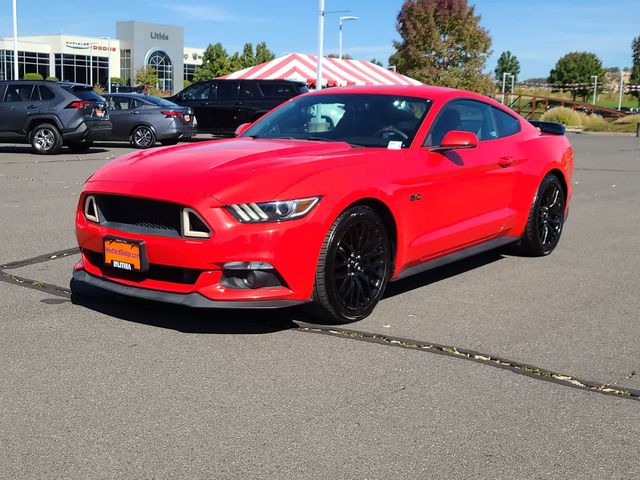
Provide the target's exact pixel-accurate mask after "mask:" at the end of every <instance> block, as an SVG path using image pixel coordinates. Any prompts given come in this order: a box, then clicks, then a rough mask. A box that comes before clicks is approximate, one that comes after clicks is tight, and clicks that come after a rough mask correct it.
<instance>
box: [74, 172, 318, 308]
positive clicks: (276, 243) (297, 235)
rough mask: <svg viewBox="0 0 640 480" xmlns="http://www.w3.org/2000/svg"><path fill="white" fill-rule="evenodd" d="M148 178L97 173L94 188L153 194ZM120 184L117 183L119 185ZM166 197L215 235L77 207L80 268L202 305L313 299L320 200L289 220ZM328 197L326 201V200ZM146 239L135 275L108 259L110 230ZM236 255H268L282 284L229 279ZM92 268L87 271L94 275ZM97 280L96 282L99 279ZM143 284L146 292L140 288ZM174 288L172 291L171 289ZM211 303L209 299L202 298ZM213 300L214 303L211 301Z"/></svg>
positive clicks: (250, 258)
mask: <svg viewBox="0 0 640 480" xmlns="http://www.w3.org/2000/svg"><path fill="white" fill-rule="evenodd" d="M147 188H149V189H150V188H151V187H150V186H149V185H148V184H134V183H128V182H122V183H121V182H115V184H114V182H99V181H91V182H89V183H88V184H86V186H85V192H84V193H83V195H81V198H80V205H83V202H84V199H85V197H86V196H87V195H88V194H100V193H103V194H115V193H118V194H121V195H127V194H128V195H132V194H134V193H135V195H136V196H142V197H146V198H154V196H155V195H154V193H155V192H152V191H151V190H149V191H147V190H146V189H147ZM114 190H115V191H114ZM162 197H163V200H165V201H171V202H174V203H177V204H179V205H183V206H186V207H189V208H192V209H194V210H195V211H197V212H198V214H199V215H200V216H201V217H202V218H203V219H204V220H205V221H206V222H207V223H208V225H209V226H210V227H211V230H212V235H211V237H210V238H208V239H192V238H184V237H180V236H174V237H168V236H160V235H150V234H143V233H136V232H132V231H124V230H118V229H114V228H111V227H107V226H105V225H100V224H96V223H92V222H88V221H87V220H86V219H85V217H84V214H83V212H82V209H81V208H78V210H77V212H76V235H77V239H78V244H79V246H80V248H81V251H82V259H81V262H80V263H79V264H78V265H77V266H76V274H75V275H76V276H80V275H82V274H81V273H78V272H83V273H84V275H85V276H83V277H82V279H83V281H89V280H87V278H92V279H94V280H99V281H100V285H96V286H99V287H100V288H104V289H106V290H112V291H113V290H114V289H118V293H122V294H124V295H132V296H138V297H142V298H152V299H155V300H160V301H166V302H170V303H179V304H184V305H190V306H200V305H202V304H203V302H204V303H207V304H208V302H214V303H216V304H217V306H219V307H224V308H229V307H236V308H275V307H282V306H289V305H293V304H298V303H304V302H308V301H310V299H311V296H312V292H313V285H314V281H315V272H316V267H317V262H318V257H319V254H320V249H321V246H322V242H323V240H324V235H325V234H326V229H327V227H326V225H325V222H324V220H322V215H318V214H319V213H320V211H321V209H320V208H319V207H320V205H319V207H316V209H314V211H312V212H311V213H310V214H309V215H308V216H307V217H305V218H303V219H300V220H294V221H289V222H282V223H279V224H278V223H269V224H240V223H238V222H237V221H236V220H235V219H234V218H233V217H232V216H231V215H230V214H229V213H228V212H227V211H226V210H225V209H224V208H222V206H221V205H220V204H219V203H218V202H217V201H216V200H215V199H213V198H211V197H205V196H203V195H202V194H195V193H190V192H186V191H181V190H179V187H176V188H175V189H171V188H167V189H165V190H164V191H163V193H162ZM321 204H322V202H321ZM108 235H111V236H116V237H119V238H123V239H128V240H134V241H143V242H144V244H145V250H146V254H147V257H148V263H149V265H150V269H149V271H148V272H145V273H136V274H135V275H128V274H127V272H121V271H118V270H116V269H114V268H112V267H111V266H109V265H105V264H104V254H103V250H104V237H106V236H108ZM232 262H266V263H269V264H270V265H272V266H273V269H274V272H276V274H277V276H278V278H279V279H280V280H281V281H280V283H279V284H276V285H274V284H269V285H268V286H262V287H259V288H257V287H256V288H250V287H249V286H247V285H244V286H242V285H240V286H238V284H237V283H236V282H233V281H230V280H231V279H230V276H229V273H230V271H229V270H226V269H225V268H224V265H225V264H227V263H232ZM87 275H88V276H87ZM93 283H94V284H95V283H96V282H95V281H93ZM140 292H146V293H144V294H141V293H140ZM165 294H167V295H165ZM202 306H204V305H202ZM209 306H211V305H209Z"/></svg>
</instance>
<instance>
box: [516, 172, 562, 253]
mask: <svg viewBox="0 0 640 480" xmlns="http://www.w3.org/2000/svg"><path fill="white" fill-rule="evenodd" d="M565 208H566V199H565V193H564V187H563V185H562V183H561V182H560V179H559V178H558V177H557V176H556V175H554V174H552V173H550V174H548V175H547V176H546V177H544V178H543V179H542V182H541V183H540V186H539V187H538V191H537V193H536V196H535V197H534V199H533V204H532V205H531V211H530V212H529V218H528V220H527V226H526V228H525V231H524V235H523V236H522V238H521V240H520V243H519V245H518V247H517V248H518V250H519V252H520V253H522V254H524V255H528V256H531V257H541V256H544V255H549V254H550V253H551V252H553V250H554V249H555V248H556V246H557V245H558V242H559V241H560V236H561V235H562V227H563V226H564V215H565Z"/></svg>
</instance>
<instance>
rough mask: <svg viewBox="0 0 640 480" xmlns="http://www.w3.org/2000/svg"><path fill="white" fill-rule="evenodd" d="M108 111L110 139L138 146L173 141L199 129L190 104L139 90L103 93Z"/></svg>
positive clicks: (170, 143)
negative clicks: (111, 127)
mask: <svg viewBox="0 0 640 480" xmlns="http://www.w3.org/2000/svg"><path fill="white" fill-rule="evenodd" d="M104 97H105V99H106V100H107V105H108V107H109V112H110V115H111V123H113V130H112V133H111V139H112V140H127V141H129V142H131V144H132V145H133V146H134V147H137V148H149V147H153V146H154V145H155V144H156V142H157V141H159V142H160V143H161V144H162V145H175V144H176V143H178V142H179V141H180V140H186V139H189V138H191V137H193V136H194V135H196V134H197V133H198V126H197V123H196V120H195V118H194V116H193V110H191V108H190V107H181V106H179V105H176V104H175V103H173V102H170V101H168V100H165V99H164V98H160V97H154V96H153V95H142V94H139V93H114V94H106V95H105V96H104Z"/></svg>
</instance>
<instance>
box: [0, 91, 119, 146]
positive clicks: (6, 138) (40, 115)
mask: <svg viewBox="0 0 640 480" xmlns="http://www.w3.org/2000/svg"><path fill="white" fill-rule="evenodd" d="M0 100H1V101H0V142H12V143H14V142H20V143H21V142H27V143H30V144H31V146H32V147H33V150H34V151H35V153H39V154H54V153H57V152H59V151H60V149H61V148H62V146H63V145H67V146H68V147H69V148H71V149H72V150H74V151H78V152H82V151H86V150H88V149H89V148H90V147H91V144H92V142H93V141H94V140H105V139H107V138H109V136H110V135H111V122H110V120H109V112H108V111H107V108H106V103H105V100H104V98H102V97H101V96H100V95H98V94H97V93H95V92H94V91H93V87H91V86H90V85H82V84H75V83H63V82H50V81H29V80H15V81H0Z"/></svg>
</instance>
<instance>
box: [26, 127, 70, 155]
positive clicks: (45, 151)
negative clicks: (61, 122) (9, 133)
mask: <svg viewBox="0 0 640 480" xmlns="http://www.w3.org/2000/svg"><path fill="white" fill-rule="evenodd" d="M31 146H32V147H33V150H34V151H35V153H37V154H39V155H55V154H56V153H58V152H59V151H60V149H61V148H62V135H60V131H59V130H58V129H57V128H56V127H55V125H52V124H50V123H43V124H41V125H38V126H37V127H35V128H34V129H33V130H32V131H31Z"/></svg>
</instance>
